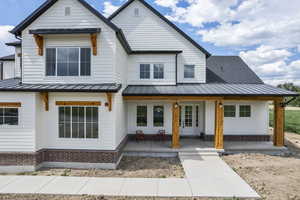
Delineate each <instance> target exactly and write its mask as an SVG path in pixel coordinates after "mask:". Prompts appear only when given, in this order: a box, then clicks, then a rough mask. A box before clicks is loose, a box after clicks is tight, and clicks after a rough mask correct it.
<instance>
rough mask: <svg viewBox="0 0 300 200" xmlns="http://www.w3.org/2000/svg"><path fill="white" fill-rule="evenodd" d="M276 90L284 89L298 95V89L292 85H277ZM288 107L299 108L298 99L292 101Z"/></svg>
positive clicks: (299, 98) (299, 91)
mask: <svg viewBox="0 0 300 200" xmlns="http://www.w3.org/2000/svg"><path fill="white" fill-rule="evenodd" d="M277 87H278V88H282V89H286V90H289V91H292V92H298V93H299V94H300V87H299V86H296V85H294V84H293V83H284V84H279V85H278V86H277ZM289 105H290V106H296V107H300V97H297V98H296V99H295V100H294V101H292V102H291V103H290V104H289Z"/></svg>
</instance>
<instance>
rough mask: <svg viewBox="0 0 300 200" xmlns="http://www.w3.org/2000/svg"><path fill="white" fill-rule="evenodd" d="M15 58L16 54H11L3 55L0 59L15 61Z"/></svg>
mask: <svg viewBox="0 0 300 200" xmlns="http://www.w3.org/2000/svg"><path fill="white" fill-rule="evenodd" d="M14 60H15V54H12V55H9V56H3V57H1V58H0V61H14Z"/></svg>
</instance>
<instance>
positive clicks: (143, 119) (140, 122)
mask: <svg viewBox="0 0 300 200" xmlns="http://www.w3.org/2000/svg"><path fill="white" fill-rule="evenodd" d="M136 125H137V126H139V127H142V126H147V106H137V110H136Z"/></svg>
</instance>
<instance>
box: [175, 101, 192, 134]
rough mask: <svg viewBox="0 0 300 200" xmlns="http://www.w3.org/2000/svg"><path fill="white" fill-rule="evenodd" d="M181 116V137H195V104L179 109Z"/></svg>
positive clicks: (185, 105) (182, 106)
mask: <svg viewBox="0 0 300 200" xmlns="http://www.w3.org/2000/svg"><path fill="white" fill-rule="evenodd" d="M179 109H180V116H179V124H180V135H194V134H195V130H194V127H195V119H194V112H195V107H194V105H193V104H183V105H181V106H180V107H179Z"/></svg>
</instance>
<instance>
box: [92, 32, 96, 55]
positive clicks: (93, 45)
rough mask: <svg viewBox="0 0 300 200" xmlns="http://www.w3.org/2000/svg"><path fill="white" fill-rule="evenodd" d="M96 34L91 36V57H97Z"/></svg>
mask: <svg viewBox="0 0 300 200" xmlns="http://www.w3.org/2000/svg"><path fill="white" fill-rule="evenodd" d="M97 36H98V34H97V33H93V34H91V43H92V48H93V55H94V56H96V55H97Z"/></svg>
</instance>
